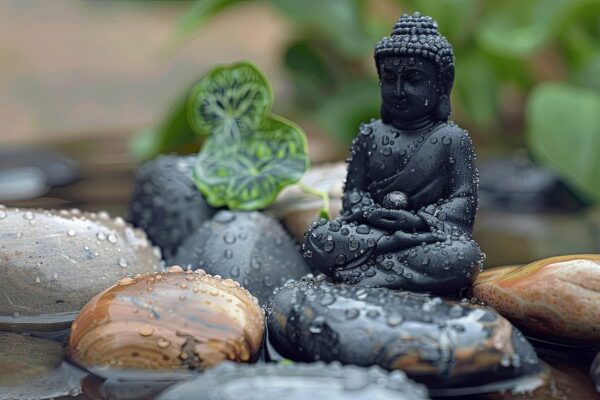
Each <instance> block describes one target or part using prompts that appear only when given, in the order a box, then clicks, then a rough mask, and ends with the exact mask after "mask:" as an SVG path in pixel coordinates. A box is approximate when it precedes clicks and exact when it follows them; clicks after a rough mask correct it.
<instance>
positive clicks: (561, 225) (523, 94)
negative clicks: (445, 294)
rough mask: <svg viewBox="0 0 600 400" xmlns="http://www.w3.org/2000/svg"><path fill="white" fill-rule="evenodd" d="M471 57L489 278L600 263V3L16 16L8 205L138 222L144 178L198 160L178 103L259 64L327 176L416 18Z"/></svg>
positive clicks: (8, 90)
mask: <svg viewBox="0 0 600 400" xmlns="http://www.w3.org/2000/svg"><path fill="white" fill-rule="evenodd" d="M415 10H419V11H421V13H423V14H428V15H431V16H432V17H434V18H435V19H436V20H437V21H438V23H439V28H440V31H441V32H442V33H443V34H444V35H445V36H447V37H448V39H449V41H450V42H451V43H452V44H453V45H454V49H455V57H456V82H455V87H454V90H453V93H452V104H453V116H452V118H453V119H454V120H455V121H456V122H457V123H458V124H459V125H461V126H463V127H465V128H466V129H468V130H469V132H470V134H471V136H472V137H473V139H474V141H475V144H476V149H477V152H478V154H479V167H480V171H481V210H480V213H479V218H478V222H477V225H476V238H477V240H479V241H480V243H481V244H482V247H483V248H484V250H485V251H486V253H487V254H488V263H489V264H490V265H498V264H505V263H523V262H528V261H532V260H535V259H538V258H541V257H546V256H551V255H558V254H566V253H578V252H598V251H600V212H599V211H598V206H597V204H598V203H600V1H599V0H528V1H522V0H503V1H492V0H440V1H425V0H303V1H298V0H199V1H141V0H137V1H134V0H121V1H116V0H115V1H106V0H55V1H39V0H38V1H35V0H3V1H1V2H0V202H4V203H6V204H10V205H23V206H44V207H80V208H84V209H96V210H97V209H107V210H109V211H112V212H113V213H115V214H123V213H124V210H125V206H126V202H127V200H128V197H129V194H130V190H131V182H132V177H133V172H134V169H135V166H136V165H137V163H138V162H140V161H142V160H145V159H149V158H151V157H153V156H155V155H156V154H158V153H159V152H174V151H177V152H181V153H187V152H193V151H195V150H196V149H197V148H198V146H199V143H198V142H197V139H195V138H194V137H193V136H192V135H191V134H190V132H189V129H188V128H187V126H186V123H185V121H182V120H181V119H180V118H178V115H179V114H178V109H177V104H178V100H179V99H182V98H184V97H185V95H186V94H187V92H188V90H189V88H190V87H191V86H192V84H193V83H194V82H195V80H197V79H198V78H199V77H200V76H202V74H203V73H204V72H205V71H207V70H209V69H210V68H212V67H213V66H214V65H216V64H222V63H229V62H234V61H238V60H249V61H251V62H253V63H255V64H256V65H258V66H259V67H260V68H261V69H262V70H263V71H264V72H265V73H266V75H267V76H268V77H269V79H270V81H271V83H272V85H273V88H274V92H275V107H274V108H275V110H274V111H275V112H276V113H277V114H280V115H283V116H286V117H287V118H289V119H292V120H294V121H296V122H297V123H298V124H300V125H301V126H302V127H303V128H304V130H305V131H306V133H307V135H308V137H309V144H310V152H311V154H310V155H311V160H312V162H313V164H318V163H320V162H325V161H335V160H343V159H344V158H345V157H346V155H347V152H348V145H349V143H350V140H351V139H352V138H353V136H354V135H355V134H356V132H357V127H358V123H359V122H360V121H364V120H368V119H370V118H372V117H376V116H377V114H378V109H379V93H378V85H377V76H376V71H375V68H374V63H373V58H372V49H373V46H374V44H375V43H376V41H377V40H379V39H380V38H381V37H382V36H384V35H387V34H389V32H390V30H391V27H392V25H393V23H394V22H395V20H396V19H397V17H398V16H400V15H401V14H402V13H405V12H408V13H412V12H413V11H415Z"/></svg>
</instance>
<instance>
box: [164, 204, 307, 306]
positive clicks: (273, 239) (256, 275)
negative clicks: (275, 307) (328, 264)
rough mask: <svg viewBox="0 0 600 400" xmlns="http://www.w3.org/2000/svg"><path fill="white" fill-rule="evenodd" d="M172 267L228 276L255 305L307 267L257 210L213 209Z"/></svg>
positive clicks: (285, 237) (275, 223) (280, 231)
mask: <svg viewBox="0 0 600 400" xmlns="http://www.w3.org/2000/svg"><path fill="white" fill-rule="evenodd" d="M173 264H176V265H180V266H181V267H183V268H186V269H187V268H191V269H197V268H202V269H204V270H205V271H206V272H208V273H209V274H212V275H220V276H222V277H223V278H231V279H233V280H235V281H238V282H239V283H240V284H241V285H242V286H243V287H244V288H246V289H248V290H249V291H250V293H252V294H253V295H254V296H256V297H257V298H258V300H259V301H260V303H261V304H265V303H266V301H267V299H268V298H269V297H270V296H271V295H272V294H273V289H275V288H276V287H279V286H281V285H283V284H284V283H285V282H286V281H287V280H289V279H298V278H300V277H302V276H304V275H306V274H307V273H309V272H310V269H309V267H308V265H307V264H306V262H305V261H304V259H303V258H302V255H301V254H300V251H299V249H298V246H297V245H296V243H295V242H294V241H293V239H292V238H291V237H290V236H289V235H288V233H287V232H286V231H285V230H284V229H283V228H282V227H281V225H280V224H279V222H278V221H277V220H276V219H275V218H273V217H271V216H270V215H268V214H265V213H260V212H232V211H226V210H223V211H219V212H218V213H217V214H216V215H215V216H214V217H213V218H212V219H211V220H210V221H208V222H206V223H204V224H203V225H202V226H201V227H200V228H198V229H197V230H196V231H195V232H194V233H193V234H192V235H191V236H190V237H189V238H188V239H187V240H186V241H185V242H184V243H183V244H182V245H181V247H180V248H179V251H178V252H177V255H176V256H175V257H174V259H173Z"/></svg>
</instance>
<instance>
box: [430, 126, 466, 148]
mask: <svg viewBox="0 0 600 400" xmlns="http://www.w3.org/2000/svg"><path fill="white" fill-rule="evenodd" d="M433 136H434V137H437V138H439V139H440V140H442V141H443V142H445V143H447V144H450V143H454V144H455V145H460V146H466V145H468V146H472V145H473V142H472V141H471V137H470V136H469V133H468V132H467V131H466V130H465V129H463V128H461V127H460V126H458V125H456V124H455V123H454V122H452V121H448V122H445V123H443V124H441V125H440V126H439V127H438V128H437V129H436V130H435V132H433ZM448 139H449V140H448Z"/></svg>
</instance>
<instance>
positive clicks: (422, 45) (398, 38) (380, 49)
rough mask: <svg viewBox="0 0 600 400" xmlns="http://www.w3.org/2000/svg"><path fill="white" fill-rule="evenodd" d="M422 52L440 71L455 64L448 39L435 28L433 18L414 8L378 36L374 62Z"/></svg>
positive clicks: (436, 26)
mask: <svg viewBox="0 0 600 400" xmlns="http://www.w3.org/2000/svg"><path fill="white" fill-rule="evenodd" d="M397 55H402V56H404V55H409V56H410V55H414V56H422V57H425V58H428V59H430V60H431V61H433V62H435V64H436V65H437V66H438V68H439V69H440V70H441V71H439V72H441V73H442V75H444V74H443V72H444V71H445V70H446V69H448V68H451V67H452V66H453V64H454V52H453V50H452V46H451V45H450V43H448V40H447V39H446V38H445V37H444V36H441V35H440V33H439V32H438V25H437V22H435V21H434V20H433V18H431V17H428V16H425V15H421V14H420V13H418V12H416V13H414V14H413V15H408V14H404V15H402V16H401V17H400V19H398V21H397V22H396V24H395V25H394V28H393V30H392V34H391V36H386V37H384V38H383V39H381V40H380V41H379V42H378V43H377V45H376V46H375V63H376V64H377V69H378V70H379V64H380V62H381V60H382V59H384V58H385V57H387V56H397Z"/></svg>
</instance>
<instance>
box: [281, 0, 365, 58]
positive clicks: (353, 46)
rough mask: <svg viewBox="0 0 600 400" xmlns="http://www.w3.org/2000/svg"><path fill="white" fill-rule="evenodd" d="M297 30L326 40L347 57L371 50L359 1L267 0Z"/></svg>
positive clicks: (358, 55)
mask: <svg viewBox="0 0 600 400" xmlns="http://www.w3.org/2000/svg"><path fill="white" fill-rule="evenodd" d="M271 3H272V4H273V5H274V6H276V7H277V8H278V9H279V10H280V11H281V12H283V13H284V14H285V15H286V16H287V17H288V18H289V19H290V20H291V21H292V22H294V24H295V25H296V26H298V27H299V28H300V30H302V31H304V32H307V33H308V32H310V33H312V34H313V36H314V37H320V38H326V39H329V41H331V42H333V43H334V44H335V46H336V47H337V48H339V50H340V51H341V52H342V53H343V54H345V55H346V56H350V57H362V56H363V55H364V54H365V53H366V52H368V51H372V49H373V45H374V43H373V40H372V38H370V37H369V36H368V32H367V29H366V24H365V22H364V18H363V16H364V14H365V12H364V6H363V2H362V1H360V0H303V1H298V0H271Z"/></svg>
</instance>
